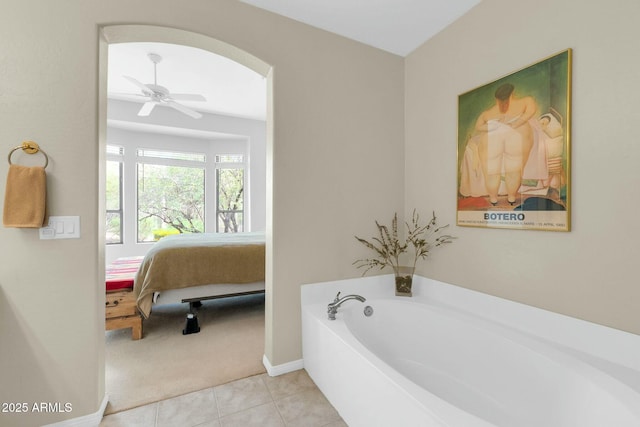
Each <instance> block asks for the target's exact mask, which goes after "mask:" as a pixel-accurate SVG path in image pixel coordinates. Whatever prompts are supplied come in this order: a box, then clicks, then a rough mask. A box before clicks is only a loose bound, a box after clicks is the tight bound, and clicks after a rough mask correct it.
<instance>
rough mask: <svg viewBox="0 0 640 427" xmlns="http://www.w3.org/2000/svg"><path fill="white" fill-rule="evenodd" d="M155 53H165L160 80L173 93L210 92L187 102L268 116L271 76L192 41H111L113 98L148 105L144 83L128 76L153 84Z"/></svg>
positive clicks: (227, 112) (201, 109) (235, 113)
mask: <svg viewBox="0 0 640 427" xmlns="http://www.w3.org/2000/svg"><path fill="white" fill-rule="evenodd" d="M149 53H155V54H158V55H160V56H161V57H162V60H161V61H160V62H159V63H158V65H157V75H156V77H157V84H158V85H160V86H164V87H166V88H167V89H168V90H169V91H170V92H171V93H180V94H182V93H188V94H201V95H203V96H204V97H205V98H206V102H199V101H180V103H181V104H184V105H185V106H188V107H189V108H191V109H194V110H196V111H199V112H205V113H206V112H209V113H219V114H224V115H230V116H236V117H244V118H251V119H258V120H264V118H265V116H266V106H267V82H266V79H265V78H264V77H263V76H261V75H260V74H258V73H256V72H255V71H253V70H251V69H249V68H247V67H245V66H243V65H241V64H239V63H237V62H235V61H232V60H230V59H228V58H226V57H224V56H220V55H216V54H213V53H211V52H208V51H205V50H202V49H197V48H194V47H189V46H180V45H174V44H167V43H114V44H110V45H109V59H108V77H107V78H108V80H107V92H108V96H109V98H113V99H121V100H128V101H134V102H139V103H140V106H142V103H143V102H144V101H145V99H146V98H143V97H141V96H139V95H141V91H140V89H139V88H138V87H137V86H135V85H134V84H133V83H131V82H130V81H129V80H127V79H126V78H125V77H124V76H129V77H133V78H134V79H136V80H138V81H139V82H141V83H143V84H149V83H151V84H153V83H154V71H153V70H154V68H153V62H151V60H150V59H149V57H148V54H149ZM156 108H168V107H164V106H163V107H156ZM151 114H152V115H153V112H152V113H151ZM180 114H181V113H180ZM192 120H196V119H192Z"/></svg>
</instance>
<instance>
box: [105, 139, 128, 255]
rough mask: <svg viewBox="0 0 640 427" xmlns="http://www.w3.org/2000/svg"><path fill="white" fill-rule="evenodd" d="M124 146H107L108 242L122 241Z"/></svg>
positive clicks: (110, 243) (109, 243) (116, 242)
mask: <svg viewBox="0 0 640 427" xmlns="http://www.w3.org/2000/svg"><path fill="white" fill-rule="evenodd" d="M123 155H124V148H123V147H118V146H115V145H109V146H107V156H108V157H107V158H108V160H107V177H106V207H107V224H106V243H107V244H108V245H113V244H120V243H122V157H123Z"/></svg>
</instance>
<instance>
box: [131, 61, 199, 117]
mask: <svg viewBox="0 0 640 427" xmlns="http://www.w3.org/2000/svg"><path fill="white" fill-rule="evenodd" d="M147 56H148V57H149V59H150V60H151V62H153V84H150V83H149V84H143V83H140V82H139V81H138V80H136V79H134V78H133V77H129V76H123V77H124V78H125V79H127V80H129V81H130V82H131V83H133V84H134V85H136V86H138V88H140V90H141V91H142V95H138V96H144V97H147V98H149V100H148V101H146V102H145V103H144V105H143V106H142V108H141V109H140V111H138V116H148V115H149V114H151V111H153V109H154V108H155V106H156V105H158V104H160V105H166V106H169V107H172V108H174V109H176V110H178V111H180V112H181V113H184V114H186V115H187V116H191V117H193V118H194V119H199V118H200V117H202V114H200V113H198V112H197V111H194V110H192V109H191V108H188V107H186V106H184V105H182V104H179V103H178V102H176V101H206V98H205V97H204V96H202V95H198V94H190V93H171V92H169V89H167V88H166V87H164V86H160V85H158V79H157V77H158V76H157V70H156V67H157V66H158V63H159V62H160V61H162V57H161V56H160V55H158V54H157V53H149V54H148V55H147Z"/></svg>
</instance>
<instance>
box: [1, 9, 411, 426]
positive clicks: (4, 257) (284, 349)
mask: <svg viewBox="0 0 640 427" xmlns="http://www.w3.org/2000/svg"><path fill="white" fill-rule="evenodd" d="M0 8H1V9H2V13H1V14H0V120H1V123H2V126H0V142H1V145H2V147H3V150H4V153H8V152H9V150H10V149H11V148H13V147H14V146H16V145H19V143H20V142H21V141H22V140H25V139H33V140H35V141H37V142H38V143H40V145H41V146H42V148H43V149H44V150H46V151H47V153H48V154H49V157H50V164H49V167H48V168H47V174H48V185H49V198H48V199H49V210H50V213H51V214H53V215H79V216H80V217H81V233H82V237H81V238H80V239H78V240H53V241H41V240H39V239H38V235H37V231H35V230H25V229H7V228H0V260H1V261H0V320H1V322H0V378H2V380H1V382H2V386H1V387H0V401H1V402H23V401H24V402H30V403H33V402H62V403H66V402H70V403H71V404H72V406H73V412H71V413H66V414H61V413H54V414H26V415H7V414H0V425H15V426H31V425H40V424H45V423H50V422H53V421H57V420H62V419H66V418H75V417H80V416H83V415H86V414H90V413H93V412H95V411H96V410H97V409H98V406H99V404H100V402H101V400H102V398H103V396H104V392H105V390H104V335H103V327H104V309H103V308H102V307H104V294H103V291H102V289H103V287H102V281H103V278H102V277H103V267H102V258H101V257H102V256H103V253H102V250H101V249H100V246H101V245H100V243H101V241H100V238H99V232H100V230H101V228H100V227H99V220H100V218H101V216H100V214H99V200H98V183H99V174H98V169H99V149H98V139H99V111H98V105H99V78H98V75H99V64H100V61H99V42H98V40H99V33H100V31H99V30H100V27H101V26H103V25H114V24H151V25H157V26H167V27H174V28H179V29H183V30H187V31H191V32H196V33H201V34H204V35H207V36H210V37H213V38H216V39H219V40H222V41H224V42H226V43H229V44H231V45H234V46H236V47H238V48H240V49H243V50H245V51H246V52H248V53H250V54H251V55H254V56H256V57H257V58H259V59H261V60H262V61H264V62H265V63H267V64H270V65H271V66H273V71H272V75H273V82H272V84H273V94H274V98H273V106H274V107H273V112H272V114H273V128H272V133H273V140H272V141H273V145H272V147H270V149H269V152H270V153H271V155H272V168H271V169H270V170H271V174H272V176H273V181H272V185H271V186H269V191H270V192H271V193H272V194H273V204H272V211H271V212H269V218H270V220H271V222H272V224H271V230H270V234H271V235H272V236H273V241H272V244H271V245H270V246H269V256H270V259H269V264H270V279H269V285H268V286H270V292H269V296H268V310H269V313H270V314H268V315H267V325H268V327H267V348H266V350H265V352H266V354H267V356H268V357H269V360H270V362H271V363H272V364H274V365H278V364H282V363H286V362H289V361H293V360H296V359H299V358H300V357H301V345H300V340H301V339H300V307H299V306H300V303H299V286H300V284H302V283H307V282H314V281H321V280H329V279H335V278H341V277H349V276H353V275H357V272H354V271H353V267H352V266H351V261H352V260H353V259H354V257H355V256H356V255H355V253H356V252H357V251H358V250H359V248H357V247H356V245H355V244H354V243H353V239H352V237H351V236H352V235H353V234H354V233H355V232H358V230H362V227H363V225H361V218H373V217H381V216H390V215H392V213H393V211H394V210H398V209H402V200H403V196H404V195H403V176H402V162H403V159H404V152H403V139H404V136H403V132H404V129H403V118H404V98H403V96H404V95H403V85H404V74H403V73H404V62H403V59H402V58H399V57H397V56H394V55H390V54H387V53H384V52H381V51H378V50H375V49H372V48H368V47H365V46H363V45H360V44H358V43H355V42H351V41H347V40H345V39H343V38H340V37H338V36H335V35H331V34H329V33H326V32H323V31H320V30H317V29H313V28H311V27H308V26H305V25H302V24H298V23H295V22H293V21H290V20H287V19H284V18H280V17H277V16H275V15H272V14H269V13H266V12H263V11H260V10H257V9H254V8H252V7H250V6H247V5H244V4H242V3H240V2H238V1H235V0H214V1H211V0H192V1H189V2H180V3H179V4H178V2H175V1H170V0H140V1H135V2H131V1H124V0H111V1H108V2H105V1H99V0H68V1H65V2H51V1H47V0H39V1H36V0H20V1H9V0H0ZM1 152H2V151H0V153H1ZM14 161H27V160H26V159H24V158H22V157H14ZM7 168H8V165H7V163H6V162H4V163H2V162H0V176H2V177H4V176H6V172H7ZM4 188H5V182H4V178H3V179H2V180H1V182H0V194H2V195H4ZM368 226H369V224H367V228H368ZM359 227H360V228H359Z"/></svg>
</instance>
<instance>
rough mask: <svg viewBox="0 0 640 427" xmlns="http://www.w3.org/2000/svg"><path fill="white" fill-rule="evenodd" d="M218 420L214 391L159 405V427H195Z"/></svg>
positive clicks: (163, 402) (190, 395) (169, 400)
mask: <svg viewBox="0 0 640 427" xmlns="http://www.w3.org/2000/svg"><path fill="white" fill-rule="evenodd" d="M217 419H218V407H217V403H216V399H215V396H214V394H213V389H211V388H209V389H206V390H202V391H196V392H194V393H189V394H185V395H182V396H178V397H174V398H172V399H167V400H163V401H161V402H159V403H158V420H157V424H156V425H157V427H165V426H166V427H176V426H180V427H193V426H196V425H198V424H202V423H204V422H207V421H213V420H217Z"/></svg>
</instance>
